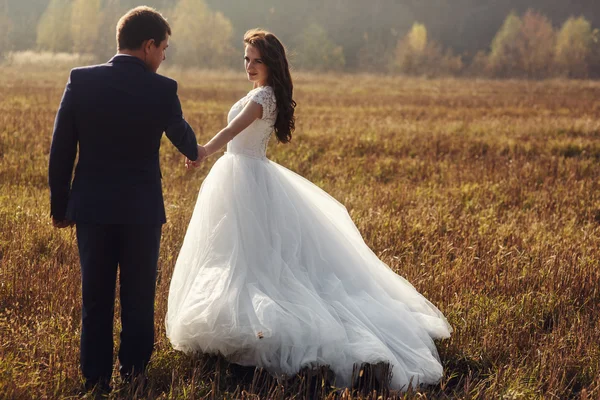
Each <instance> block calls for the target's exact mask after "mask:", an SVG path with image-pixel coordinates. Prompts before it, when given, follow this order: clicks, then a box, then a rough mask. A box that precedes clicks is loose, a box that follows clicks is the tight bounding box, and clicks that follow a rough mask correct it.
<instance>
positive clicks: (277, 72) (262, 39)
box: [244, 29, 296, 143]
mask: <svg viewBox="0 0 600 400" xmlns="http://www.w3.org/2000/svg"><path fill="white" fill-rule="evenodd" d="M244 45H246V46H252V47H254V48H255V49H257V50H258V51H259V52H260V58H261V59H262V60H263V62H264V63H265V65H266V66H267V68H268V72H269V78H268V79H267V85H269V86H271V87H272V88H273V91H274V92H275V100H276V102H277V119H276V120H275V125H274V130H275V135H277V140H279V141H280V142H281V143H287V142H289V141H290V140H292V132H293V131H294V129H295V128H296V124H295V118H294V109H295V107H296V102H295V101H294V99H293V98H292V94H293V92H294V84H293V83H292V76H291V75H290V67H289V64H288V60H287V57H286V55H285V48H284V47H283V44H282V43H281V42H280V41H279V39H277V37H276V36H275V35H273V34H272V33H271V32H267V31H265V30H262V29H251V30H249V31H248V32H246V33H245V34H244Z"/></svg>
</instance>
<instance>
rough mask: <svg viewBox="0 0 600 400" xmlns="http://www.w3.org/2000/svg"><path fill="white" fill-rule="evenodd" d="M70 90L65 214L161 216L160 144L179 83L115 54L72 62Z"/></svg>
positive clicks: (91, 218)
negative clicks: (74, 156) (72, 147)
mask: <svg viewBox="0 0 600 400" xmlns="http://www.w3.org/2000/svg"><path fill="white" fill-rule="evenodd" d="M70 90H71V91H72V99H73V113H74V119H73V120H74V124H75V130H76V132H77V140H78V143H79V161H78V163H77V167H76V170H75V179H74V181H73V187H72V193H71V196H72V199H70V201H69V208H68V215H69V218H70V219H73V220H78V221H82V220H83V221H86V222H98V223H149V222H155V223H159V222H164V220H165V215H164V206H163V200H162V190H161V182H160V179H161V174H160V168H159V157H158V152H159V147H160V140H161V137H162V134H163V132H164V131H165V129H166V127H167V126H168V124H169V123H170V121H169V120H170V118H172V117H173V109H174V108H177V109H179V107H180V105H179V100H178V98H177V83H176V82H175V81H173V80H171V79H169V78H166V77H163V76H161V75H158V74H155V73H153V72H150V71H148V70H146V67H145V66H144V64H143V62H142V61H141V60H139V59H138V58H136V57H133V56H127V55H117V56H115V57H114V58H113V59H112V60H111V61H109V62H108V63H106V64H102V65H96V66H91V67H83V68H77V69H74V70H73V71H72V72H71V77H70ZM71 200H72V201H71Z"/></svg>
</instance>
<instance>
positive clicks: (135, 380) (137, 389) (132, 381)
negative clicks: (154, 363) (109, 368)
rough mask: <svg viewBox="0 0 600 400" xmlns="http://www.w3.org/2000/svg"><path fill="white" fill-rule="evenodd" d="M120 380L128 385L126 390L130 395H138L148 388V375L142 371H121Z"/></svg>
mask: <svg viewBox="0 0 600 400" xmlns="http://www.w3.org/2000/svg"><path fill="white" fill-rule="evenodd" d="M121 382H123V384H125V385H127V386H129V387H128V388H127V389H126V390H127V391H128V392H129V393H130V394H131V395H134V394H137V395H140V394H142V393H144V392H145V391H146V389H147V388H148V377H147V376H146V374H143V373H140V374H133V373H124V372H121Z"/></svg>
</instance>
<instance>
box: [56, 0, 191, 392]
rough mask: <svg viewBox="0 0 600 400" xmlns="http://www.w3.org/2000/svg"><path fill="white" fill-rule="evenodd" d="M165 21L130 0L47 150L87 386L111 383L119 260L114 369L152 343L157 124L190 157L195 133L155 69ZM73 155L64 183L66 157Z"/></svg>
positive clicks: (80, 72) (67, 96) (127, 371)
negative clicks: (72, 258)
mask: <svg viewBox="0 0 600 400" xmlns="http://www.w3.org/2000/svg"><path fill="white" fill-rule="evenodd" d="M170 35H171V28H170V26H169V24H168V23H167V21H166V20H165V19H164V18H163V17H162V15H161V14H159V13H158V12H157V11H156V10H154V9H152V8H149V7H137V8H134V9H132V10H131V11H129V12H128V13H127V14H125V15H124V16H123V17H122V18H121V19H120V20H119V23H118V25H117V44H118V54H117V55H115V56H114V57H113V58H112V59H111V60H110V61H108V63H106V64H102V65H96V66H91V67H84V68H76V69H74V70H72V71H71V75H70V77H69V81H68V83H67V86H66V89H65V91H64V94H63V98H62V101H61V103H60V107H59V109H58V113H57V115H56V121H55V125H54V134H53V137H52V146H51V149H50V163H49V184H50V202H51V216H52V222H53V225H54V226H55V227H57V228H65V227H68V226H71V225H76V230H77V244H78V247H79V257H80V262H81V282H82V297H83V306H82V331H81V369H82V372H83V376H84V378H85V382H86V388H87V389H91V388H93V387H94V386H97V385H98V386H99V388H100V390H102V391H110V386H109V382H110V378H111V374H112V369H113V312H114V300H115V284H116V278H117V266H118V267H119V277H120V283H121V287H120V299H121V322H122V330H121V336H120V347H119V362H120V372H121V376H122V377H123V378H124V379H125V380H126V381H128V380H130V379H131V378H132V377H133V376H135V375H138V374H143V372H144V370H145V368H146V365H147V363H148V361H149V360H150V355H151V353H152V349H153V346H154V292H155V283H156V269H157V262H158V252H159V245H160V236H161V225H162V224H164V223H165V209H164V204H163V197H162V188H161V172H160V167H159V157H158V154H159V147H160V140H161V137H162V134H163V132H165V133H166V134H167V137H168V138H169V139H170V141H171V142H172V143H173V144H174V145H175V146H176V147H177V149H178V150H179V151H180V152H181V153H183V154H184V155H185V156H186V157H187V158H188V159H189V160H196V161H201V160H200V158H202V157H200V158H199V157H198V147H197V142H196V137H195V135H194V132H193V130H192V128H191V127H190V126H189V125H188V123H187V122H186V121H185V120H184V119H183V116H182V111H181V105H180V103H179V98H178V97H177V83H176V82H175V81H173V80H171V79H169V78H165V77H163V76H161V75H158V74H156V70H157V69H158V67H159V66H160V64H161V62H162V61H163V60H164V59H165V51H166V49H167V47H168V45H169V36H170ZM78 148H79V160H78V162H77V167H76V168H75V177H74V179H73V182H72V185H71V178H72V173H73V164H74V161H75V157H76V154H77V149H78Z"/></svg>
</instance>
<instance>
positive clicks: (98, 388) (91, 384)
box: [84, 379, 112, 399]
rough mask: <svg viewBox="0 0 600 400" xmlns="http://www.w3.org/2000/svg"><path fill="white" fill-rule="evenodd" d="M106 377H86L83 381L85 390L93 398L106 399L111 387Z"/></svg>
mask: <svg viewBox="0 0 600 400" xmlns="http://www.w3.org/2000/svg"><path fill="white" fill-rule="evenodd" d="M109 382H110V381H109V380H108V379H94V380H91V379H87V380H86V381H85V385H84V388H85V392H86V393H89V394H91V396H92V398H93V399H107V398H108V396H109V395H110V392H111V390H112V388H111V387H110V383H109Z"/></svg>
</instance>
